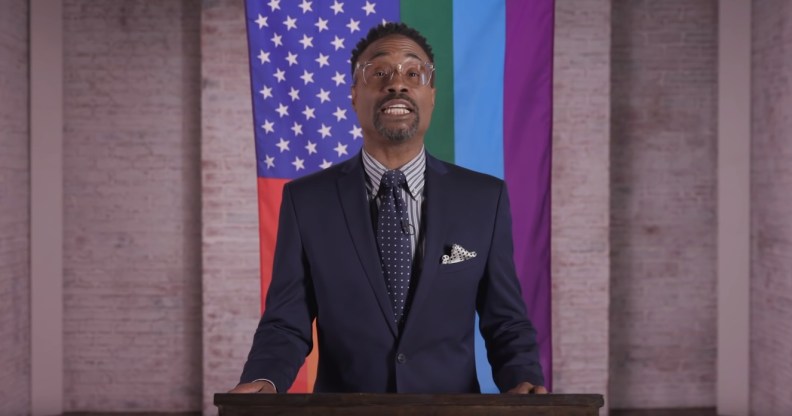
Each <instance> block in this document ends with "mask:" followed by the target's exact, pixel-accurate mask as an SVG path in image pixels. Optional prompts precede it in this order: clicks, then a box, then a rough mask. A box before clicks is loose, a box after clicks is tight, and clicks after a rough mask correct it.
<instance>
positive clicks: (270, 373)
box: [240, 184, 316, 393]
mask: <svg viewBox="0 0 792 416" xmlns="http://www.w3.org/2000/svg"><path fill="white" fill-rule="evenodd" d="M315 317H316V301H315V298H314V294H313V287H312V284H311V276H310V272H309V269H308V265H307V261H306V258H305V252H304V250H303V245H302V239H301V237H300V230H299V224H298V219H297V215H296V213H295V210H294V204H293V201H292V195H291V191H290V187H289V185H288V184H287V185H286V186H285V187H284V188H283V202H282V203H281V209H280V218H279V220H278V237H277V244H276V247H275V259H274V264H273V270H272V282H271V283H270V287H269V291H268V293H267V299H266V306H265V308H264V314H263V316H262V317H261V321H260V322H259V325H258V328H257V329H256V333H255V335H254V337H253V346H252V347H251V349H250V354H249V355H248V359H247V362H246V363H245V367H244V370H243V371H242V376H241V377H240V383H248V382H251V381H254V380H257V379H267V380H271V381H272V382H273V383H274V384H275V387H276V388H277V390H278V392H281V393H285V392H286V391H287V390H288V389H289V387H291V385H292V383H293V382H294V379H295V377H296V376H297V372H298V371H299V369H300V367H301V366H302V364H303V362H305V356H306V355H308V353H309V352H311V348H312V347H313V338H312V329H311V324H312V322H313V320H314V318H315Z"/></svg>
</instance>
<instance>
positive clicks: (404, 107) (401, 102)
mask: <svg viewBox="0 0 792 416" xmlns="http://www.w3.org/2000/svg"><path fill="white" fill-rule="evenodd" d="M414 108H415V106H414V105H412V102H411V101H410V100H407V99H403V98H395V99H390V100H387V101H385V102H384V103H382V106H380V111H381V112H382V114H385V115H389V116H404V115H407V114H410V113H412V112H414V111H415V110H414Z"/></svg>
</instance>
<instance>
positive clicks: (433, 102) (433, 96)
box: [432, 87, 437, 107]
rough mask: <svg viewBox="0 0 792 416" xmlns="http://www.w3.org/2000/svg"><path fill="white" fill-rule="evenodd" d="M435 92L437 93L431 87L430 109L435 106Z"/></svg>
mask: <svg viewBox="0 0 792 416" xmlns="http://www.w3.org/2000/svg"><path fill="white" fill-rule="evenodd" d="M436 92H437V90H436V89H435V88H434V87H432V107H434V106H435V93H436Z"/></svg>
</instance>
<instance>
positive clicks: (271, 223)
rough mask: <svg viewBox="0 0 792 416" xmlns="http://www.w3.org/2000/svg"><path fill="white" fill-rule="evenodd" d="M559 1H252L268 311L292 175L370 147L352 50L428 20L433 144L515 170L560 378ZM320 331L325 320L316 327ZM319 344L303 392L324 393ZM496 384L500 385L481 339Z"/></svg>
mask: <svg viewBox="0 0 792 416" xmlns="http://www.w3.org/2000/svg"><path fill="white" fill-rule="evenodd" d="M553 9H554V0H487V1H483V0H432V1H427V0H401V1H387V0H378V1H377V0H332V1H329V0H312V1H310V0H300V1H298V0H246V15H247V16H246V19H247V28H248V45H249V51H250V71H251V77H250V78H251V88H252V100H253V115H254V117H253V118H254V130H255V140H256V160H257V162H258V164H257V170H258V196H259V221H260V237H261V243H260V244H261V274H262V275H261V292H262V310H263V309H264V299H265V298H266V295H267V288H268V287H269V282H270V279H271V271H272V262H273V254H274V250H275V237H276V235H277V226H278V212H279V208H280V203H281V192H282V189H283V185H284V184H285V183H286V182H288V181H289V180H291V179H294V178H296V177H299V176H302V175H305V174H308V173H312V172H315V171H317V170H320V169H323V168H327V167H329V166H331V165H333V164H336V163H339V162H341V161H343V160H346V159H348V158H349V157H351V156H353V155H355V154H357V152H358V150H359V149H360V146H361V144H362V134H361V131H360V126H359V125H358V124H357V119H356V117H355V113H354V111H353V110H352V107H351V103H350V100H349V91H350V87H351V74H350V66H349V57H350V54H351V51H352V49H353V48H354V46H355V45H356V44H357V42H358V40H360V39H361V38H362V37H364V36H365V35H366V33H367V32H368V30H369V29H370V28H371V27H373V26H375V25H377V24H379V23H382V22H386V21H387V22H395V21H403V22H405V23H407V24H409V25H410V26H412V27H414V28H416V29H418V30H419V31H420V32H421V33H422V34H423V35H424V36H426V38H427V39H428V40H429V43H430V44H431V45H432V48H433V50H434V54H435V62H434V63H435V67H436V68H437V70H436V73H435V74H436V75H435V77H436V84H435V85H436V88H437V95H436V104H435V110H434V114H433V116H432V122H431V127H430V128H429V131H428V132H427V134H426V148H427V150H428V151H429V152H430V153H431V154H433V155H434V156H436V157H439V158H441V159H443V160H446V161H449V162H452V163H456V164H458V165H461V166H465V167H467V168H470V169H474V170H477V171H480V172H484V173H488V174H491V175H494V176H497V177H500V178H503V179H505V181H506V183H507V186H508V189H509V195H510V199H511V204H512V205H511V211H512V220H513V232H514V250H515V253H514V259H515V263H516V267H517V274H518V276H519V279H520V283H521V285H522V290H523V297H524V299H525V303H526V306H527V308H528V315H529V317H530V318H531V320H532V322H533V323H534V326H535V327H536V329H537V339H538V342H539V346H540V351H541V353H540V356H541V362H542V367H543V369H544V375H545V381H546V384H547V386H548V387H552V368H551V365H552V357H551V352H552V346H551V334H550V322H551V320H550V162H551V125H552V64H553V19H554V14H553ZM314 336H316V332H315V331H314ZM317 359H318V357H317V355H316V350H314V352H312V353H311V355H310V356H309V357H308V358H307V359H306V364H305V366H304V367H303V369H301V370H300V372H299V374H298V376H297V379H296V380H295V382H294V385H293V386H292V388H291V389H290V390H289V391H290V392H310V391H312V390H313V383H314V379H315V375H316V367H317ZM476 362H477V369H478V375H479V382H480V384H481V388H482V392H497V388H496V387H495V383H494V382H493V381H492V376H491V369H490V368H489V364H488V362H487V359H486V351H485V348H484V343H483V340H482V339H481V336H480V335H479V336H478V337H477V340H476Z"/></svg>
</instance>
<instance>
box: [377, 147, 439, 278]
mask: <svg viewBox="0 0 792 416" xmlns="http://www.w3.org/2000/svg"><path fill="white" fill-rule="evenodd" d="M362 153H363V169H364V170H365V172H366V193H367V194H368V200H369V202H371V201H374V202H375V203H376V206H377V209H379V206H380V197H379V196H378V193H379V187H380V181H381V180H382V175H383V174H384V173H385V172H386V171H387V170H388V168H386V167H385V166H384V165H383V164H382V163H380V162H378V161H377V160H376V159H374V157H373V156H371V155H370V154H368V153H367V152H366V151H365V150H362ZM399 170H400V171H402V173H404V176H405V177H406V178H407V187H406V188H404V187H402V189H401V196H402V199H404V202H405V203H406V204H407V216H408V218H409V221H410V231H411V236H412V238H411V239H410V242H411V250H412V256H413V263H414V262H415V249H416V247H419V243H420V237H421V236H420V234H421V206H422V205H423V201H424V192H423V191H424V183H425V176H424V174H425V173H426V152H425V151H424V149H423V148H422V149H421V151H420V152H418V155H417V156H415V157H414V158H413V159H412V160H411V161H409V162H407V163H406V164H405V165H404V166H402V167H400V168H399ZM374 223H375V224H376V219H375V221H374ZM375 227H376V226H375Z"/></svg>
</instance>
